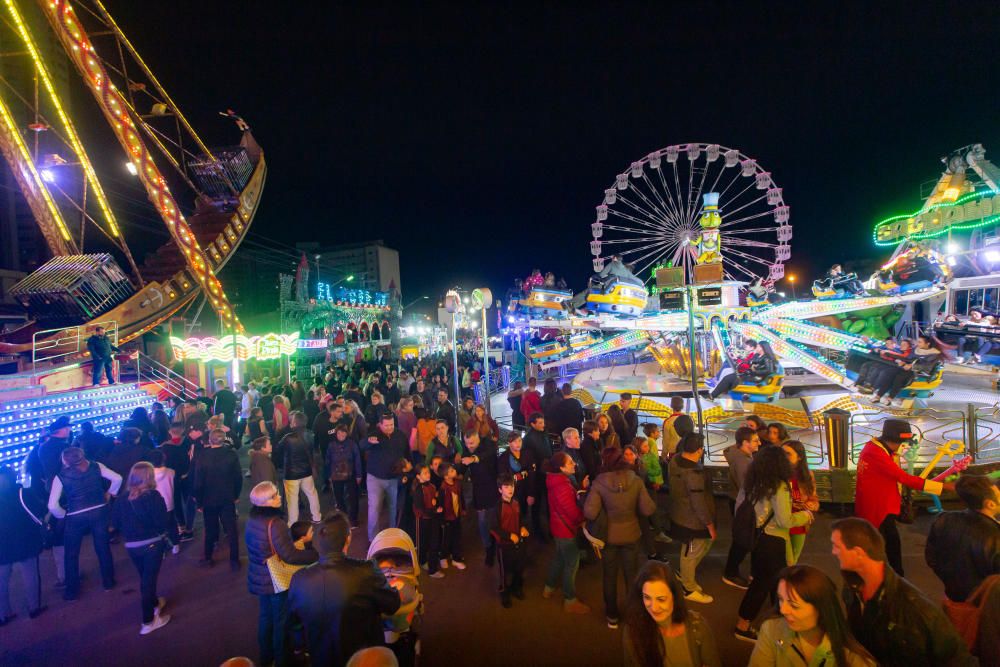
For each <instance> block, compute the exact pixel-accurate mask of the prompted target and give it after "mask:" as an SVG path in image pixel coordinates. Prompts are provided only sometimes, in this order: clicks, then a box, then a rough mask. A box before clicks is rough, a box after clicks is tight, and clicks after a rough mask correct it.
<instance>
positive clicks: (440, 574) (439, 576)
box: [431, 570, 444, 579]
mask: <svg viewBox="0 0 1000 667" xmlns="http://www.w3.org/2000/svg"><path fill="white" fill-rule="evenodd" d="M431 579H444V572H442V571H441V570H438V571H437V572H435V573H434V574H432V575H431Z"/></svg>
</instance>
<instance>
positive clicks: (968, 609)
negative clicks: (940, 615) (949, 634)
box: [944, 574, 1000, 655]
mask: <svg viewBox="0 0 1000 667" xmlns="http://www.w3.org/2000/svg"><path fill="white" fill-rule="evenodd" d="M998 583H1000V574H993V575H990V576H988V577H986V578H985V579H983V581H982V583H980V584H979V586H977V587H976V590H974V591H972V594H971V595H970V596H969V599H968V600H966V601H965V602H952V601H951V600H949V599H947V598H945V600H944V613H945V616H947V617H948V620H950V621H951V623H952V625H954V626H955V630H956V631H957V632H958V635H959V636H960V637H961V638H962V640H963V641H965V645H966V646H967V647H969V652H970V653H972V654H973V655H979V653H978V651H977V650H976V649H977V644H978V643H979V622H980V620H981V619H982V617H983V608H984V607H985V606H986V603H987V602H988V601H989V598H990V593H991V591H992V590H993V587H994V586H996V585H997V584H998Z"/></svg>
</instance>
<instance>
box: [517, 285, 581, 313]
mask: <svg viewBox="0 0 1000 667" xmlns="http://www.w3.org/2000/svg"><path fill="white" fill-rule="evenodd" d="M572 298H573V292H572V291H570V290H561V289H556V288H554V287H533V288H532V289H531V291H530V292H528V295H527V296H526V297H525V298H523V299H521V300H519V301H518V304H519V305H520V306H521V308H523V309H524V311H525V312H527V314H528V315H531V316H534V317H554V318H561V317H566V315H567V312H566V304H567V303H568V302H569V300H570V299H572Z"/></svg>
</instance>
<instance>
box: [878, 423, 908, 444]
mask: <svg viewBox="0 0 1000 667" xmlns="http://www.w3.org/2000/svg"><path fill="white" fill-rule="evenodd" d="M913 437H914V435H913V431H912V430H911V429H910V423H909V422H907V421H904V420H902V419H886V420H885V421H884V422H882V440H888V441H889V442H903V441H904V440H910V439H912V438H913Z"/></svg>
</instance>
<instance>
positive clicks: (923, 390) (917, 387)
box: [898, 364, 944, 398]
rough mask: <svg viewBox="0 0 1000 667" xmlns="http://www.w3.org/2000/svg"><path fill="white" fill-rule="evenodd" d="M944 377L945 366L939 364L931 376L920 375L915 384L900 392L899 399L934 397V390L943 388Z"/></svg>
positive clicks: (914, 381)
mask: <svg viewBox="0 0 1000 667" xmlns="http://www.w3.org/2000/svg"><path fill="white" fill-rule="evenodd" d="M943 377H944V365H943V364H939V365H938V366H937V367H936V368H935V369H934V372H932V373H930V374H929V375H918V376H917V377H916V378H914V379H913V382H911V383H910V384H908V385H906V386H905V387H904V388H903V390H902V391H900V392H899V396H898V398H928V397H930V396H933V395H934V390H935V389H937V388H938V387H939V386H941V380H942V379H943Z"/></svg>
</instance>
